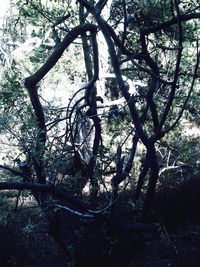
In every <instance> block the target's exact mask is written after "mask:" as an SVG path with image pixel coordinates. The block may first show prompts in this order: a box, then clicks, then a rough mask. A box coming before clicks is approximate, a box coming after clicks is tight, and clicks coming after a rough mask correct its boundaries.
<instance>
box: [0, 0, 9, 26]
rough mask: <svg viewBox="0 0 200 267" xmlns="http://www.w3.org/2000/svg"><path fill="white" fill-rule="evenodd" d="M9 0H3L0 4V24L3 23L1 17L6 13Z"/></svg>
mask: <svg viewBox="0 0 200 267" xmlns="http://www.w3.org/2000/svg"><path fill="white" fill-rule="evenodd" d="M9 3H10V0H3V1H1V4H0V26H2V24H3V18H4V16H5V15H6V11H7V10H8V7H9Z"/></svg>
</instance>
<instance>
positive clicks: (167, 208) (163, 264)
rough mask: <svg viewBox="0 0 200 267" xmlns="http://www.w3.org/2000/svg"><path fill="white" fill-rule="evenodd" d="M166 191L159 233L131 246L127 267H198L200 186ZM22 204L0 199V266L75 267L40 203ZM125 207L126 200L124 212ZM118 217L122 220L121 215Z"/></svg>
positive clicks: (158, 210) (158, 202)
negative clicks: (42, 210) (130, 258)
mask: <svg viewBox="0 0 200 267" xmlns="http://www.w3.org/2000/svg"><path fill="white" fill-rule="evenodd" d="M198 185H199V183H198ZM191 188H192V189H191ZM186 189H187V194H186V193H185V191H184V190H186ZM164 191H165V192H162V193H161V192H160V194H158V195H157V196H156V199H155V205H154V214H153V215H152V217H151V218H150V221H151V223H157V224H158V223H159V225H160V230H159V233H158V234H156V236H155V237H152V238H150V239H149V240H148V238H147V240H146V241H145V242H144V244H143V245H142V246H141V247H140V248H136V249H135V248H134V247H133V251H135V252H134V254H133V257H132V260H131V262H130V264H129V266H130V267H199V266H200V212H199V207H200V193H199V192H200V191H199V187H198V186H196V185H195V190H194V187H193V186H191V185H190V184H189V185H188V184H187V185H186V186H184V187H183V188H182V189H181V190H179V191H176V190H175V191H174V190H172V192H169V191H170V190H168V189H165V190H164ZM189 191H190V192H189ZM197 193H198V194H197ZM24 201H25V202H24V205H23V209H21V210H19V211H13V209H14V207H15V202H16V192H15V193H12V194H11V193H10V192H2V193H1V195H0V240H1V243H0V266H1V267H7V266H8V267H9V266H10V267H12V266H19V267H40V266H41V267H43V266H48V267H73V262H72V261H70V260H69V258H68V256H67V255H66V254H65V253H64V251H62V249H60V247H59V245H58V244H57V243H56V242H55V241H54V239H53V238H52V237H51V236H50V234H49V228H48V224H47V221H46V218H45V217H44V214H43V213H42V212H41V210H40V208H38V207H37V205H36V202H34V201H33V199H29V197H28V196H26V197H24ZM123 207H124V203H123V202H122V203H121V208H122V214H123V212H124V211H123ZM119 212H120V209H119ZM126 213H127V210H126ZM124 216H125V217H126V216H127V214H126V215H124ZM120 217H121V218H120V219H121V220H123V215H120ZM125 220H126V218H125ZM143 237H144V235H143ZM127 242H128V240H127ZM93 267H95V266H93ZM102 267H107V266H102ZM121 267H124V266H121Z"/></svg>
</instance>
